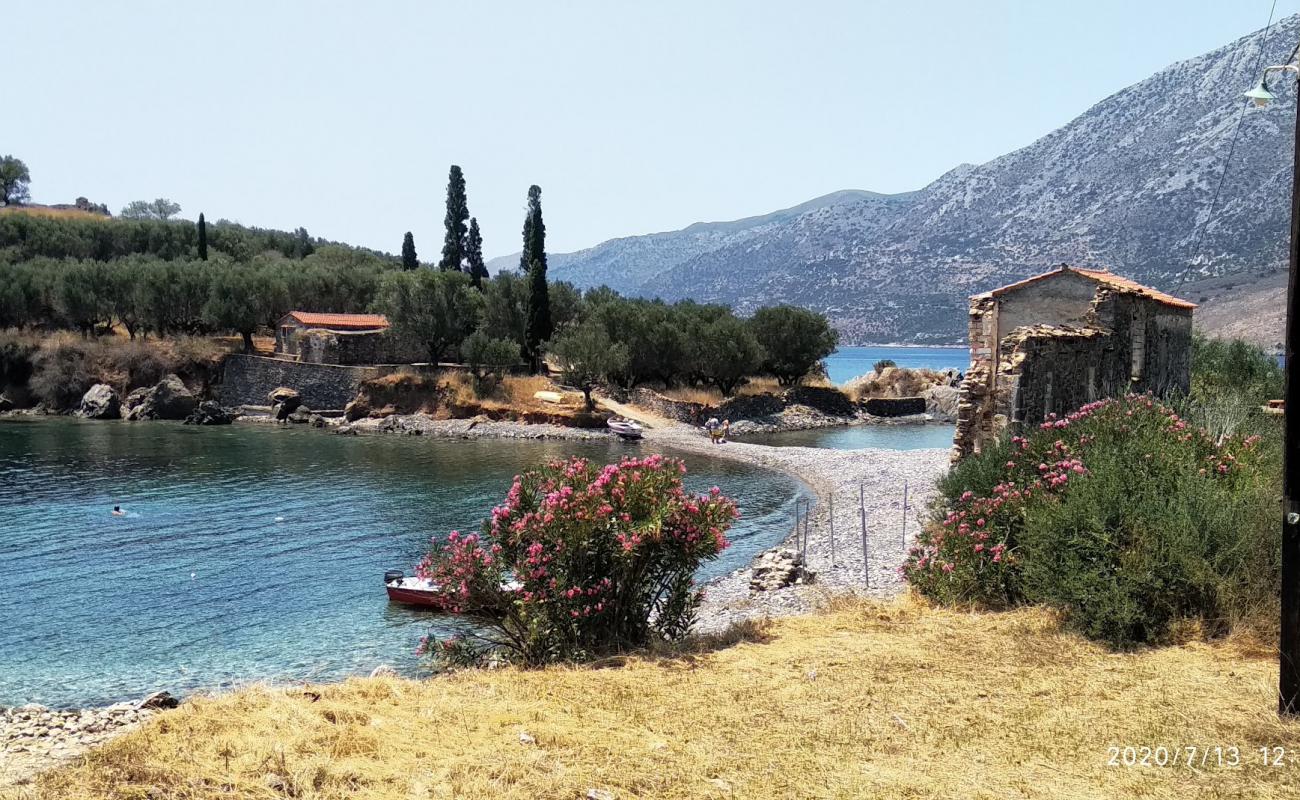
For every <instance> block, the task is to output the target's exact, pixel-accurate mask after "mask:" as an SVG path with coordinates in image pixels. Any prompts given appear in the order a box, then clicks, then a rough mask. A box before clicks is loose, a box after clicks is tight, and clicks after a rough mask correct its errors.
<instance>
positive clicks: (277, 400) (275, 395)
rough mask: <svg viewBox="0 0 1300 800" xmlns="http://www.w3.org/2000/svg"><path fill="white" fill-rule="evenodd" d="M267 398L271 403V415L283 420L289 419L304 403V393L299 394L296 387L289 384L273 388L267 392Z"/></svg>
mask: <svg viewBox="0 0 1300 800" xmlns="http://www.w3.org/2000/svg"><path fill="white" fill-rule="evenodd" d="M266 400H267V402H269V403H270V404H271V415H272V416H273V417H275V418H276V419H278V420H280V421H281V422H283V421H285V420H287V419H288V418H289V416H290V415H291V414H293V412H295V411H297V410H298V408H299V407H300V406H301V405H302V395H300V394H298V391H297V390H296V389H290V388H289V387H287V386H281V387H279V388H277V389H272V390H271V391H270V392H268V393H267V395H266ZM304 421H305V420H304Z"/></svg>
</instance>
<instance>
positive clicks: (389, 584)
mask: <svg viewBox="0 0 1300 800" xmlns="http://www.w3.org/2000/svg"><path fill="white" fill-rule="evenodd" d="M384 588H385V589H387V590H388V602H390V603H402V604H404V605H408V606H423V607H424V608H438V607H439V606H441V605H442V602H441V601H440V599H439V597H438V587H437V586H436V585H435V584H434V583H432V582H430V581H427V580H425V579H424V578H417V577H415V576H414V575H411V576H409V577H408V576H406V575H403V574H402V571H401V570H398V569H390V570H389V571H387V572H385V573H384Z"/></svg>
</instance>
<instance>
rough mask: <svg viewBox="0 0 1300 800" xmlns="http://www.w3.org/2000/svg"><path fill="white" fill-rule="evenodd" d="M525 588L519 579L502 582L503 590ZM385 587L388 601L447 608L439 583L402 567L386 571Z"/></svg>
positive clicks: (513, 590) (515, 590) (510, 590)
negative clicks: (407, 571) (412, 573)
mask: <svg viewBox="0 0 1300 800" xmlns="http://www.w3.org/2000/svg"><path fill="white" fill-rule="evenodd" d="M522 588H523V584H522V583H520V582H519V581H514V580H512V581H507V582H506V583H503V584H501V591H503V592H517V591H519V590H520V589H522ZM384 589H385V590H386V591H387V592H388V602H390V603H401V604H402V605H407V606H420V607H422V608H445V607H446V605H447V603H446V600H445V599H443V598H442V596H441V594H440V592H439V587H438V584H436V583H434V582H433V581H430V580H427V579H425V578H419V577H416V576H414V575H406V574H404V573H403V572H402V571H401V570H400V569H390V570H388V571H387V572H385V573H384Z"/></svg>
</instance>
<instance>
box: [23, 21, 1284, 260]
mask: <svg viewBox="0 0 1300 800" xmlns="http://www.w3.org/2000/svg"><path fill="white" fill-rule="evenodd" d="M1272 1H1273V0H1229V1H1227V2H1225V0H1136V1H1135V0H1089V2H1086V3H1079V2H1074V1H1070V2H1065V1H1064V0H1021V1H1019V2H1015V1H1013V0H979V1H978V2H972V1H971V0H929V1H928V2H924V3H921V2H914V1H913V2H905V1H904V0H894V1H893V2H883V1H882V0H857V1H856V2H853V1H846V2H819V1H818V0H800V1H799V2H794V0H790V1H789V2H768V0H748V1H747V2H743V1H742V2H731V1H730V0H716V1H714V0H707V1H706V0H695V2H676V1H675V0H655V2H649V1H648V0H643V2H640V3H633V2H610V0H604V2H563V0H548V1H547V2H536V0H534V1H533V2H505V1H504V0H502V1H500V2H492V1H491V0H478V2H457V3H446V2H440V1H439V0H427V1H426V2H386V1H385V0H371V1H370V2H366V3H357V2H332V1H331V0H316V1H315V2H294V1H291V0H279V1H278V2H267V1H265V0H264V1H263V2H239V1H237V0H224V1H223V2H222V3H215V4H214V3H204V4H199V3H189V2H174V1H173V2H131V1H130V0H123V1H121V2H113V3H104V2H102V0H95V1H93V2H92V1H90V0H85V1H75V2H74V0H62V1H61V2H57V3H54V2H50V3H18V2H16V0H4V2H3V8H2V9H0V25H3V27H4V28H6V29H7V31H9V32H8V33H6V36H5V61H6V64H7V67H6V69H5V75H6V77H5V79H4V80H3V81H0V154H13V155H15V156H18V157H19V158H21V159H23V160H24V161H25V162H26V164H27V166H28V167H29V168H30V170H31V174H32V187H31V191H32V199H33V201H35V202H39V203H64V202H72V201H73V199H75V198H76V197H77V196H85V197H88V198H89V199H90V200H92V201H94V202H97V203H106V204H107V205H108V206H109V208H110V209H111V210H112V211H113V212H114V213H117V211H118V210H119V209H120V208H121V207H122V206H124V205H126V204H127V203H128V202H130V201H132V200H137V199H152V198H155V197H159V196H162V197H168V198H171V199H172V200H175V201H176V202H178V203H180V204H181V206H182V208H183V211H182V213H181V216H184V217H187V218H190V219H196V218H197V217H198V214H199V212H200V211H202V212H204V214H205V215H206V217H207V219H208V220H217V219H222V218H225V219H231V220H236V221H239V222H242V223H245V224H249V225H257V226H261V227H270V228H282V229H292V228H296V227H298V226H303V227H306V228H307V229H308V231H310V232H311V233H312V234H313V235H316V236H322V237H325V238H327V239H333V240H338V241H346V242H351V243H354V244H360V245H365V246H368V247H373V248H376V249H380V250H387V251H390V252H397V251H398V250H399V249H400V246H401V240H402V234H403V232H405V231H408V230H409V231H412V232H413V233H414V236H415V242H416V248H417V250H418V251H419V253H420V257H421V259H422V260H427V261H436V260H437V258H438V254H439V251H440V250H441V246H442V231H443V226H442V221H443V211H444V209H443V201H444V198H445V193H446V183H447V169H448V166H449V165H451V164H459V165H460V166H461V167H462V168H463V169H464V172H465V177H466V181H467V184H468V194H469V206H470V212H471V213H472V214H474V215H475V216H477V217H478V219H479V224H480V226H481V227H482V231H483V237H484V250H485V252H486V253H487V254H488V255H489V256H497V255H505V254H507V253H512V252H516V251H517V250H518V249H519V244H520V235H521V228H522V222H523V216H524V207H525V201H526V197H527V191H528V187H529V185H530V184H534V183H536V184H538V185H540V186H541V187H542V205H543V209H544V213H545V219H546V224H547V233H548V239H547V245H548V246H547V249H548V250H549V251H551V252H566V251H570V250H576V249H579V248H582V247H588V246H591V245H594V244H597V243H599V242H601V241H604V240H606V239H609V238H613V237H618V236H629V235H635V234H642V233H650V232H654V231H663V230H674V229H677V228H681V227H684V226H686V225H689V224H690V223H692V222H697V221H714V220H727V219H736V218H740V217H745V216H750V215H754V214H763V213H767V212H769V211H773V210H776V209H779V208H785V207H789V206H792V205H796V204H798V203H801V202H803V201H805V200H809V199H811V198H813V197H817V196H820V195H823V194H826V193H828V192H832V191H836V190H838V189H870V190H873V191H878V192H900V191H908V190H912V189H917V188H920V187H922V186H924V185H926V184H927V183H929V182H930V181H932V180H934V179H935V178H937V177H938V176H940V175H941V174H943V173H944V172H946V171H947V170H949V169H951V168H953V167H954V166H957V165H958V164H961V163H964V162H971V163H979V162H983V161H988V160H990V159H992V158H996V157H997V156H999V155H1002V154H1004V153H1007V152H1010V151H1012V150H1015V149H1016V148H1019V147H1022V146H1024V145H1027V144H1029V143H1030V142H1032V141H1034V140H1035V139H1037V138H1038V137H1040V136H1042V135H1044V134H1046V133H1049V132H1050V131H1052V130H1054V129H1056V128H1058V127H1060V126H1061V125H1062V124H1064V123H1066V122H1068V121H1069V120H1070V119H1072V118H1073V117H1075V116H1077V115H1078V114H1080V113H1082V112H1083V111H1085V110H1086V109H1087V108H1088V107H1089V106H1091V105H1093V104H1094V103H1096V102H1098V101H1100V100H1102V99H1103V98H1105V97H1107V96H1108V95H1110V94H1113V93H1114V92H1116V91H1119V90H1120V89H1123V88H1124V87H1126V86H1128V85H1131V84H1133V83H1136V82H1138V81H1140V80H1142V79H1143V78H1146V77H1148V76H1149V75H1151V74H1152V73H1154V72H1156V71H1157V70H1159V69H1161V68H1163V67H1165V66H1168V65H1169V64H1171V63H1173V62H1175V61H1178V60H1181V59H1185V58H1190V57H1192V56H1196V55H1199V54H1201V53H1203V52H1205V51H1208V50H1212V49H1214V48H1216V47H1219V46H1221V45H1224V44H1227V43H1228V42H1230V41H1232V40H1233V39H1236V38H1238V37H1240V36H1243V35H1245V34H1247V33H1250V32H1251V31H1254V30H1257V29H1259V28H1262V27H1264V24H1265V23H1266V22H1267V20H1268V15H1269V7H1270V5H1271V4H1272ZM1297 12H1300V0H1277V11H1276V17H1277V18H1279V19H1280V18H1282V17H1284V16H1287V15H1290V14H1294V13H1297Z"/></svg>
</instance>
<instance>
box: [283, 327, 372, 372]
mask: <svg viewBox="0 0 1300 800" xmlns="http://www.w3.org/2000/svg"><path fill="white" fill-rule="evenodd" d="M387 339H388V337H386V336H384V335H383V334H382V333H380V332H378V331H357V332H349V331H329V330H323V329H314V330H309V331H303V332H302V333H301V334H299V335H298V354H299V358H300V360H302V361H305V362H307V363H311V364H380V363H385V362H388V361H392V360H394V359H392V358H391V354H390V349H391V348H390V347H389V346H388V344H389V343H388V341H387Z"/></svg>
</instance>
